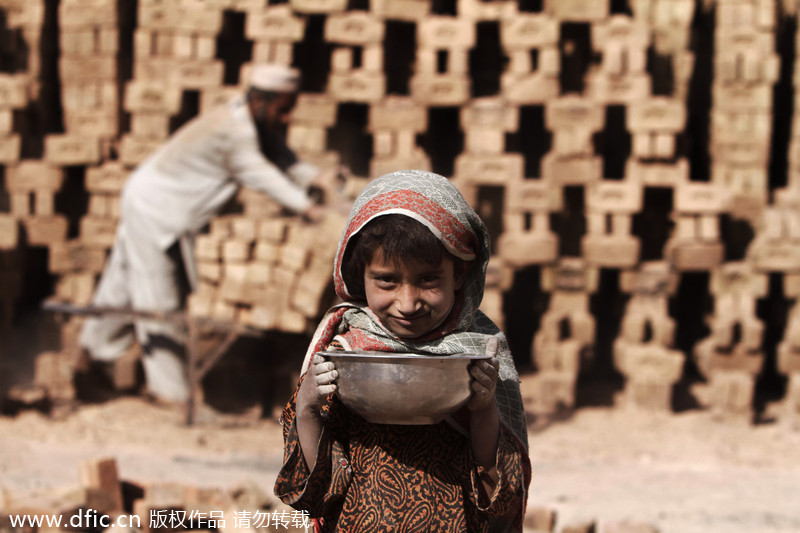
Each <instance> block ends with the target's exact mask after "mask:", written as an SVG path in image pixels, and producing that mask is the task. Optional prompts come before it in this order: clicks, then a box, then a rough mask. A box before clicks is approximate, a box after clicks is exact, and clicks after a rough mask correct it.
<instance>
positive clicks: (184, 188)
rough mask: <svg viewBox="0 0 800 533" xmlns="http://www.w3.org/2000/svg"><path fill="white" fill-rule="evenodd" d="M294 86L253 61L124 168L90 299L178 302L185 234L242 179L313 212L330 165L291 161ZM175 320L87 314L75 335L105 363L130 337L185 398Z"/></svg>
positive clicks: (159, 393)
mask: <svg viewBox="0 0 800 533" xmlns="http://www.w3.org/2000/svg"><path fill="white" fill-rule="evenodd" d="M298 88H299V73H298V71H297V70H295V69H292V68H289V67H285V66H282V65H274V64H262V65H255V66H254V67H253V69H252V73H251V79H250V83H249V88H248V90H247V92H246V94H244V95H242V96H240V97H238V98H236V99H234V100H233V101H231V102H229V103H228V104H227V105H225V106H222V107H220V108H218V109H216V110H214V111H210V112H208V113H205V114H203V115H201V116H198V117H195V118H194V119H192V120H191V121H189V122H188V123H186V124H185V125H184V126H183V127H181V128H180V129H179V130H178V131H176V132H175V133H174V134H173V135H172V136H171V137H170V138H169V139H168V140H167V141H166V143H165V144H164V145H163V146H161V147H160V148H159V149H158V150H157V151H156V152H155V153H153V154H152V155H151V156H150V157H149V158H148V159H147V160H145V161H144V162H143V163H142V164H141V165H140V166H139V167H138V168H137V169H136V170H135V171H134V172H133V173H132V174H131V175H130V177H129V178H128V180H127V182H126V184H125V186H124V188H123V190H122V195H121V215H120V221H119V226H118V228H117V234H116V240H115V243H114V246H113V248H112V250H111V254H110V255H109V257H108V259H107V262H106V266H105V269H104V271H103V274H102V277H101V279H100V281H99V283H98V286H97V289H96V292H95V295H94V298H93V302H92V303H93V305H94V306H97V307H111V308H131V309H133V310H136V311H150V312H152V311H155V312H170V311H176V310H179V309H181V308H182V307H183V305H184V301H185V296H186V295H185V292H186V290H185V287H186V283H185V282H184V280H186V279H188V280H189V282H190V283H189V285H190V286H191V284H192V282H193V275H192V273H193V271H194V258H193V256H192V253H191V248H192V247H191V242H192V237H193V236H194V235H195V234H196V233H197V232H198V231H199V230H201V229H202V228H203V227H204V226H206V224H208V222H209V221H210V220H211V219H212V218H213V217H214V216H215V215H216V214H217V213H218V212H219V211H220V210H221V209H222V208H223V206H224V205H225V204H226V203H227V202H228V201H229V200H230V199H231V198H232V197H233V196H234V195H235V194H236V192H237V191H238V190H239V188H240V187H241V186H245V187H248V188H251V189H254V190H256V191H260V192H262V193H264V194H266V195H267V196H269V197H271V198H272V199H274V200H276V201H277V202H278V203H280V204H281V205H283V206H284V207H285V208H287V209H289V210H290V211H293V212H295V213H297V214H300V215H302V216H303V217H304V218H305V219H307V220H309V221H317V220H319V218H320V216H321V209H322V208H321V207H320V206H318V205H315V203H314V202H312V200H311V199H310V198H309V196H308V193H307V191H308V188H309V187H310V186H321V187H322V188H324V184H325V183H330V182H331V180H333V179H334V178H333V176H334V175H335V171H327V172H321V171H320V169H319V168H317V167H316V166H314V165H312V164H310V163H307V162H302V161H299V160H298V158H297V157H296V156H295V154H294V152H293V151H292V150H291V149H290V148H289V147H288V146H287V145H286V142H285V130H286V125H287V123H288V119H289V116H290V113H291V111H292V109H293V107H294V105H295V102H296V99H297V91H298ZM184 329H185V328H184V327H183V325H182V324H180V323H175V322H169V321H156V320H144V319H143V320H136V321H135V322H131V321H129V320H125V319H120V318H116V317H111V316H107V317H102V316H101V317H94V318H89V319H87V320H86V322H85V324H84V326H83V330H82V331H81V335H80V344H81V346H82V347H83V348H84V350H85V352H86V354H87V355H88V356H89V357H90V358H91V359H92V360H94V361H100V362H106V363H111V362H113V361H114V360H116V359H118V358H119V357H121V356H122V355H124V354H125V352H126V351H127V350H128V349H129V348H130V347H131V346H132V345H133V343H134V342H135V341H137V340H138V342H139V344H140V345H141V347H142V356H143V357H142V365H143V368H144V373H145V379H146V384H147V388H148V392H149V393H150V394H151V395H152V396H153V397H154V398H155V399H158V400H163V401H167V402H174V401H184V400H186V399H187V397H188V395H189V382H188V377H187V369H186V363H185V354H184V348H183V346H184V342H183V338H184V335H185V331H184Z"/></svg>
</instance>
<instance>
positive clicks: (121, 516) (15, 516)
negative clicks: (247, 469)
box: [0, 458, 311, 533]
mask: <svg viewBox="0 0 800 533" xmlns="http://www.w3.org/2000/svg"><path fill="white" fill-rule="evenodd" d="M78 470H79V477H80V485H79V486H75V487H64V488H53V489H39V490H35V491H11V490H8V489H2V490H0V530H2V531H15V530H17V529H25V530H28V531H34V532H36V531H110V530H112V529H121V530H122V531H141V532H142V533H156V532H160V531H179V530H188V529H192V530H198V531H206V532H210V531H220V532H221V533H254V532H256V531H264V532H275V531H283V532H285V533H300V532H304V531H306V526H308V527H310V526H311V520H310V519H309V517H308V515H307V514H303V513H300V512H299V511H295V510H294V509H291V508H289V507H287V506H285V505H284V504H282V503H281V502H279V501H277V500H276V499H275V498H273V497H272V496H270V495H267V494H266V493H265V492H264V491H263V490H262V489H261V488H260V487H259V486H257V485H256V484H255V483H254V482H252V481H249V480H247V481H243V482H241V483H238V484H236V485H234V486H232V487H230V488H226V489H222V488H215V487H198V486H193V485H185V484H179V483H175V482H145V483H140V482H134V481H128V480H123V479H120V477H119V474H118V469H117V462H116V460H115V459H113V458H104V459H91V460H87V461H83V462H81V463H80V465H79V469H78ZM23 518H24V519H25V520H40V519H41V520H42V525H39V526H35V525H33V524H29V523H28V524H25V526H24V527H22V526H19V525H18V524H15V523H12V520H13V521H15V522H16V521H17V520H20V519H23ZM48 520H49V521H50V522H48ZM54 520H60V525H59V526H56V525H55V524H53V523H51V522H52V521H54Z"/></svg>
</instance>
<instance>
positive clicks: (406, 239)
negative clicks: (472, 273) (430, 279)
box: [342, 214, 468, 299]
mask: <svg viewBox="0 0 800 533" xmlns="http://www.w3.org/2000/svg"><path fill="white" fill-rule="evenodd" d="M379 249H380V250H381V253H382V254H383V258H384V260H385V261H387V262H399V261H402V260H403V259H405V258H413V259H415V260H417V261H422V262H423V263H427V264H429V265H438V264H439V263H441V262H442V259H444V258H445V257H449V258H450V259H452V260H453V266H454V272H455V274H456V276H459V275H460V274H461V273H463V272H464V270H465V269H466V267H467V265H468V263H466V262H465V261H463V260H462V259H459V258H458V257H456V256H454V255H452V254H451V253H450V252H449V251H448V250H447V249H446V248H445V247H444V245H443V244H442V243H441V241H439V239H437V238H436V236H435V235H434V234H433V233H432V232H431V230H430V229H428V228H427V227H425V226H424V225H423V224H422V223H420V222H418V221H416V220H414V219H413V218H411V217H407V216H405V215H398V214H390V215H381V216H379V217H376V218H374V219H372V220H370V221H369V222H368V223H367V224H366V225H365V226H364V227H363V228H361V231H359V232H358V233H356V234H355V235H354V236H353V237H352V238H351V239H350V242H349V243H348V245H347V250H345V254H344V258H343V260H342V277H343V278H344V282H345V283H346V284H347V289H348V292H349V293H350V294H351V295H352V296H354V297H356V298H362V299H363V298H365V294H364V270H365V268H366V266H367V265H368V264H369V263H370V262H372V258H373V257H374V255H375V252H376V251H377V250H379Z"/></svg>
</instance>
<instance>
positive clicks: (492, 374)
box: [467, 338, 500, 411]
mask: <svg viewBox="0 0 800 533" xmlns="http://www.w3.org/2000/svg"><path fill="white" fill-rule="evenodd" d="M486 355H489V356H491V359H487V360H485V361H477V362H475V363H473V364H472V366H471V367H470V369H469V373H470V375H471V376H472V382H471V383H470V388H471V389H472V396H471V397H470V399H469V402H468V403H467V407H468V408H469V410H470V411H479V410H482V409H486V408H487V407H492V406H493V405H494V391H495V388H496V387H497V376H498V372H499V369H500V361H498V360H497V358H496V357H495V355H497V339H496V338H492V339H489V342H487V343H486Z"/></svg>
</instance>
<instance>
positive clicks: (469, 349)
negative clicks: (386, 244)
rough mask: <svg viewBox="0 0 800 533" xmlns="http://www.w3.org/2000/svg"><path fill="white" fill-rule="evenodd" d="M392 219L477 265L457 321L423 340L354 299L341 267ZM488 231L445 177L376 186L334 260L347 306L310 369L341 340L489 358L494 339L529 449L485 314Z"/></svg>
mask: <svg viewBox="0 0 800 533" xmlns="http://www.w3.org/2000/svg"><path fill="white" fill-rule="evenodd" d="M388 214H400V215H404V216H408V217H410V218H413V219H414V220H417V221H418V222H420V223H422V224H423V225H424V226H425V227H427V228H428V229H429V230H431V232H432V233H433V234H434V235H435V236H436V237H437V239H439V241H441V242H442V244H443V245H444V246H445V248H446V249H447V250H448V251H449V252H450V253H452V254H453V255H454V256H456V257H459V258H461V259H463V260H465V261H470V262H471V264H470V265H469V267H468V271H467V274H466V278H465V280H464V284H463V285H462V287H461V289H460V290H459V291H457V292H456V299H455V302H454V305H453V308H452V310H451V312H450V315H449V316H448V317H447V318H446V319H445V321H444V322H443V323H442V324H441V325H440V326H439V327H438V328H437V329H436V330H435V331H432V332H429V333H428V334H426V335H425V336H424V337H422V338H417V339H413V340H407V339H402V338H400V337H398V336H397V335H395V334H394V333H393V332H392V331H390V330H389V329H388V328H386V327H384V326H383V324H382V323H381V322H380V320H379V319H378V317H377V316H375V314H374V313H373V312H372V311H371V310H370V309H369V307H368V306H367V304H366V302H362V301H357V300H355V298H354V297H353V296H352V295H351V294H350V292H349V290H348V288H347V286H346V284H345V281H344V277H343V276H342V261H343V258H344V255H345V251H346V250H347V246H348V244H349V243H350V241H351V239H352V238H353V236H354V235H356V234H357V233H358V232H359V231H360V230H361V229H362V228H363V227H364V226H365V225H366V224H367V223H368V222H369V221H370V220H373V219H374V218H375V217H378V216H381V215H388ZM489 256H490V248H489V234H488V232H487V230H486V226H485V225H484V223H483V221H482V220H481V219H480V217H479V216H478V214H477V213H476V212H475V210H474V209H472V207H471V206H470V205H469V203H467V201H466V200H465V199H464V197H463V196H462V194H461V193H460V192H459V191H458V189H457V188H456V187H455V186H454V185H453V184H452V183H451V182H450V181H449V180H448V179H447V178H445V177H443V176H440V175H438V174H434V173H432V172H425V171H421V170H402V171H398V172H393V173H391V174H386V175H384V176H381V177H379V178H376V179H375V180H373V181H372V182H370V183H369V184H368V185H367V186H366V187H365V188H364V190H363V191H361V193H360V194H359V195H358V197H357V198H356V200H355V203H354V204H353V207H352V209H351V211H350V216H349V219H348V221H347V224H346V225H345V228H344V231H343V233H342V238H341V240H340V241H339V246H338V249H337V253H336V258H335V260H334V273H333V278H334V286H335V289H336V293H337V295H338V296H339V297H340V298H341V299H342V300H344V301H345V303H344V304H341V305H338V306H336V307H334V308H332V309H331V310H330V311H329V312H328V313H327V314H326V316H325V317H324V318H323V320H322V322H321V323H320V325H319V327H318V328H317V331H316V333H315V334H314V338H313V340H312V342H311V345H310V346H309V350H308V353H307V354H306V362H305V363H304V365H303V370H305V369H307V368H308V365H309V364H310V360H311V357H312V356H313V354H314V353H316V352H318V351H322V350H324V349H325V348H326V347H327V346H328V345H329V344H330V343H331V341H332V340H333V339H334V338H335V339H337V340H339V341H340V342H341V344H342V345H343V346H344V347H345V349H347V350H365V351H385V352H415V353H426V354H432V355H442V356H447V355H452V354H457V353H474V354H480V353H486V344H487V342H488V340H489V339H490V338H492V337H495V338H497V340H498V352H497V356H496V357H497V358H498V360H499V361H500V375H499V379H498V384H497V389H496V390H497V392H496V399H497V403H498V408H499V411H500V417H501V420H502V421H503V423H504V424H505V425H506V426H507V427H508V428H509V429H510V430H511V431H512V432H513V433H514V434H515V435H516V436H517V438H519V439H520V441H521V442H522V443H524V444H525V445H526V446H527V427H526V424H525V414H524V409H523V405H522V398H521V395H520V390H519V377H518V376H517V372H516V369H515V367H514V361H513V358H512V356H511V352H510V350H509V348H508V342H507V341H506V338H505V335H504V334H503V332H502V331H501V330H500V329H499V328H498V327H497V326H496V325H495V324H494V322H492V321H491V320H490V319H489V318H488V317H487V316H486V315H484V314H483V313H482V312H481V311H479V310H478V307H479V306H480V303H481V299H482V298H483V289H484V285H485V279H486V267H487V265H488V263H489Z"/></svg>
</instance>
